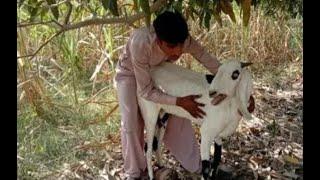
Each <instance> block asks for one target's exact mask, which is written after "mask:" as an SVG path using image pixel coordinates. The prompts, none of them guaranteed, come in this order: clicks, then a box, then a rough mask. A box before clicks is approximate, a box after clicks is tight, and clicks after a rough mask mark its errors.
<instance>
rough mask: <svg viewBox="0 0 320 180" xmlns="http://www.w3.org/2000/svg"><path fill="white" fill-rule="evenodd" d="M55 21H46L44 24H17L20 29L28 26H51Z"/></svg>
mask: <svg viewBox="0 0 320 180" xmlns="http://www.w3.org/2000/svg"><path fill="white" fill-rule="evenodd" d="M53 22H54V21H53V20H51V21H44V22H31V23H18V24H17V27H18V28H22V27H28V26H34V25H39V24H41V25H48V24H51V23H53Z"/></svg>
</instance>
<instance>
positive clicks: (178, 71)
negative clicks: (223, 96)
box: [151, 63, 209, 96]
mask: <svg viewBox="0 0 320 180" xmlns="http://www.w3.org/2000/svg"><path fill="white" fill-rule="evenodd" d="M151 76H152V79H153V81H154V83H155V85H156V87H158V88H159V89H161V90H163V91H164V92H166V93H168V94H170V95H173V96H185V95H190V94H200V93H203V91H204V90H207V89H208V87H209V86H208V85H209V84H208V83H207V82H206V79H205V75H204V74H201V73H198V72H195V71H192V70H189V69H187V68H184V67H181V66H179V65H175V64H172V63H162V64H161V65H160V66H157V67H154V68H152V70H151Z"/></svg>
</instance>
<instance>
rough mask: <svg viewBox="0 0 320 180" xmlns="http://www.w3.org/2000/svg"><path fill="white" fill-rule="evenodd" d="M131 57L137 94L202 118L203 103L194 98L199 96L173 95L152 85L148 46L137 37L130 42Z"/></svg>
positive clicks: (203, 113)
mask: <svg viewBox="0 0 320 180" xmlns="http://www.w3.org/2000/svg"><path fill="white" fill-rule="evenodd" d="M131 47H133V48H132V49H131V56H132V57H131V58H132V65H133V70H134V74H135V77H136V82H137V92H138V95H139V96H141V97H143V98H145V99H147V100H150V101H153V102H156V103H160V104H168V105H177V106H180V107H182V108H183V109H185V110H186V111H188V112H189V113H190V114H191V115H192V116H193V117H194V118H203V116H204V115H206V113H205V112H204V111H203V110H202V109H201V108H200V107H203V106H204V104H202V103H198V102H196V101H195V99H197V98H199V97H200V96H197V95H189V96H185V97H175V96H171V95H168V94H165V93H164V92H162V91H161V90H159V89H158V88H156V87H155V86H154V83H153V81H152V78H151V75H150V65H149V63H148V60H149V59H150V53H151V50H150V47H148V44H147V43H146V44H143V43H142V41H139V40H138V39H136V40H135V39H133V42H132V43H131Z"/></svg>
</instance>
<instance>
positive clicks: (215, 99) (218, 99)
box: [211, 94, 227, 105]
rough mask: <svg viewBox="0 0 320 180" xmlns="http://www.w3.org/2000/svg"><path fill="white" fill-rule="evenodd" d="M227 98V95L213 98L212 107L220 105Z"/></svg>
mask: <svg viewBox="0 0 320 180" xmlns="http://www.w3.org/2000/svg"><path fill="white" fill-rule="evenodd" d="M226 97H227V95H225V94H218V95H216V96H214V97H213V99H212V101H211V104H212V105H218V104H220V103H221V102H222V101H223V100H224V99H225V98H226Z"/></svg>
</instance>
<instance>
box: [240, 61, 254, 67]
mask: <svg viewBox="0 0 320 180" xmlns="http://www.w3.org/2000/svg"><path fill="white" fill-rule="evenodd" d="M251 64H253V63H251V62H241V68H244V67H247V66H250V65H251Z"/></svg>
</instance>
